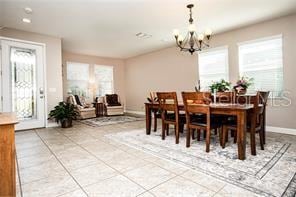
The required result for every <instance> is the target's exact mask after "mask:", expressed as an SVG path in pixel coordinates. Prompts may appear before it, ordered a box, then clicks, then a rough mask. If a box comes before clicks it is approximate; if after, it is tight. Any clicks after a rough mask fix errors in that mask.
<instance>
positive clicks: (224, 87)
mask: <svg viewBox="0 0 296 197" xmlns="http://www.w3.org/2000/svg"><path fill="white" fill-rule="evenodd" d="M230 85H231V83H230V82H228V81H225V80H224V79H221V81H217V82H214V83H213V84H212V85H210V89H211V92H214V91H215V90H216V92H225V91H228V90H230Z"/></svg>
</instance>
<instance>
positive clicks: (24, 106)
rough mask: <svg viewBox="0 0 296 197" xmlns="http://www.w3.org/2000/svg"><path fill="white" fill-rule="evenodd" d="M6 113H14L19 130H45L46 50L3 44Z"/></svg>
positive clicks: (4, 103) (3, 90)
mask: <svg viewBox="0 0 296 197" xmlns="http://www.w3.org/2000/svg"><path fill="white" fill-rule="evenodd" d="M1 46H2V64H1V65H2V79H1V80H2V83H1V84H2V95H3V104H2V106H3V108H2V109H3V111H13V112H15V113H16V114H17V117H18V120H19V121H20V123H19V124H18V125H17V126H16V129H18V130H20V129H32V128H39V127H44V126H45V109H44V107H45V106H44V91H43V87H44V78H43V76H44V74H43V71H44V64H43V47H42V46H39V45H34V44H27V43H22V42H15V41H7V40H2V41H1Z"/></svg>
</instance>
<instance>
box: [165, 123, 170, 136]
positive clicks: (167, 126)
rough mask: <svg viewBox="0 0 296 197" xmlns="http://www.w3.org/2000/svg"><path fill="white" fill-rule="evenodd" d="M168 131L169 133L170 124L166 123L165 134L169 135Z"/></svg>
mask: <svg viewBox="0 0 296 197" xmlns="http://www.w3.org/2000/svg"><path fill="white" fill-rule="evenodd" d="M169 133H170V125H169V124H167V125H166V134H167V135H169Z"/></svg>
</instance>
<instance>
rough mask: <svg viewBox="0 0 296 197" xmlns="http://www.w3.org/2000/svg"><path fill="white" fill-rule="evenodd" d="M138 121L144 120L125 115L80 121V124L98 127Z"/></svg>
mask: <svg viewBox="0 0 296 197" xmlns="http://www.w3.org/2000/svg"><path fill="white" fill-rule="evenodd" d="M139 120H144V118H139V117H134V116H126V115H125V116H104V117H99V118H92V119H87V120H81V121H80V122H81V123H84V124H87V125H90V126H94V127H100V126H106V125H112V124H122V123H126V122H133V121H139Z"/></svg>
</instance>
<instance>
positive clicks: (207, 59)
mask: <svg viewBox="0 0 296 197" xmlns="http://www.w3.org/2000/svg"><path fill="white" fill-rule="evenodd" d="M198 65H199V80H200V87H201V89H202V90H207V89H209V86H210V85H211V84H212V83H213V82H214V81H219V80H221V79H225V80H228V78H229V77H228V76H229V74H228V48H227V47H219V48H214V49H210V50H207V51H203V52H201V53H199V56H198Z"/></svg>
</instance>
